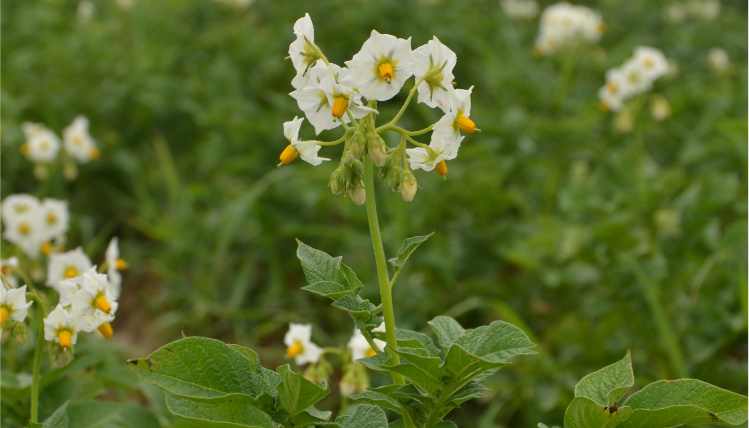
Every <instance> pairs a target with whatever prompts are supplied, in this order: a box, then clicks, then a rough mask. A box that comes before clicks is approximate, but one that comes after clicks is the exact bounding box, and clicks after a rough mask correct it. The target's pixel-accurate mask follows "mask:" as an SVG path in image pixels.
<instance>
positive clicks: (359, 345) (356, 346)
mask: <svg viewBox="0 0 749 428" xmlns="http://www.w3.org/2000/svg"><path fill="white" fill-rule="evenodd" d="M374 343H375V345H377V347H378V348H380V349H378V351H382V350H383V349H385V345H386V343H385V342H384V341H382V340H380V339H374ZM346 347H347V348H348V349H350V350H351V361H352V362H353V361H356V360H359V359H362V358H366V357H373V356H375V355H377V352H376V351H375V350H374V349H372V347H371V346H369V342H367V339H366V338H365V337H364V335H363V334H361V331H359V330H358V329H354V335H353V336H351V339H349V341H348V343H347V344H346Z"/></svg>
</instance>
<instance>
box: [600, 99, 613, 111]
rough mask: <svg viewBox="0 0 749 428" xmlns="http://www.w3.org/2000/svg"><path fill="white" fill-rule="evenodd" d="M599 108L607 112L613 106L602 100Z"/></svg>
mask: <svg viewBox="0 0 749 428" xmlns="http://www.w3.org/2000/svg"><path fill="white" fill-rule="evenodd" d="M598 109H599V110H601V111H602V112H604V113H606V112H608V111H609V110H611V107H609V105H608V104H607V103H605V102H603V101H601V102H599V103H598Z"/></svg>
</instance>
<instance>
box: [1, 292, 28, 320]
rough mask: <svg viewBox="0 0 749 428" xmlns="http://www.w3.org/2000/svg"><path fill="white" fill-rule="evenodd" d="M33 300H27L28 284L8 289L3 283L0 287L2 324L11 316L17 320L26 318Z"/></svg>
mask: <svg viewBox="0 0 749 428" xmlns="http://www.w3.org/2000/svg"><path fill="white" fill-rule="evenodd" d="M32 303H33V301H30V302H27V301H26V286H25V285H24V286H23V287H21V288H11V289H8V288H6V287H5V284H3V286H2V287H0V324H3V323H5V320H6V319H8V318H10V319H12V320H13V321H16V322H23V321H24V320H25V319H26V312H27V309H28V308H29V306H31V304H32Z"/></svg>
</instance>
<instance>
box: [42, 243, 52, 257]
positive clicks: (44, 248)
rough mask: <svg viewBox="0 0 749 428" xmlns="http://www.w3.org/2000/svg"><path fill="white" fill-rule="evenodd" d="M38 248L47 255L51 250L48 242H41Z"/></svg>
mask: <svg viewBox="0 0 749 428" xmlns="http://www.w3.org/2000/svg"><path fill="white" fill-rule="evenodd" d="M40 249H41V250H42V254H44V255H45V256H48V255H49V254H50V253H51V252H52V244H51V243H49V242H45V243H44V244H42V246H41V248H40Z"/></svg>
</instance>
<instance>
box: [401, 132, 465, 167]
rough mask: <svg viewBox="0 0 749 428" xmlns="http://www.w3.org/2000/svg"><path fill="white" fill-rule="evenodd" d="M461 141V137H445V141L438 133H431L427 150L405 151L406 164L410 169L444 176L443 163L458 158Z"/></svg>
mask: <svg viewBox="0 0 749 428" xmlns="http://www.w3.org/2000/svg"><path fill="white" fill-rule="evenodd" d="M461 141H463V136H462V135H458V136H457V137H454V136H447V139H445V137H444V136H443V135H441V134H440V133H438V132H436V131H435V132H432V140H431V142H430V143H429V149H426V148H423V147H416V148H414V149H406V153H407V154H408V163H409V165H410V166H411V169H423V170H424V171H431V170H435V171H436V172H437V174H439V175H442V176H444V175H445V174H447V165H446V163H445V161H449V160H452V159H455V158H456V157H457V156H458V149H459V148H460V143H461Z"/></svg>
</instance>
